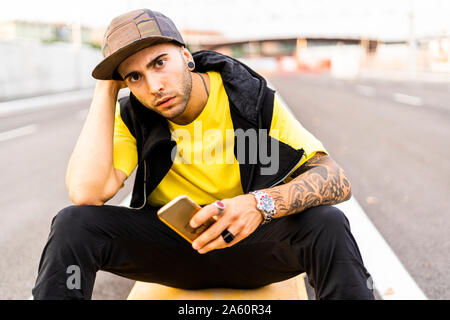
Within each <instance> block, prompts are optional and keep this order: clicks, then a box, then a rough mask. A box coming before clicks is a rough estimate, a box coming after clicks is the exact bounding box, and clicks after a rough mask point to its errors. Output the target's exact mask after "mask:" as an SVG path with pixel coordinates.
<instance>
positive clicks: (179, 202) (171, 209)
mask: <svg viewBox="0 0 450 320" xmlns="http://www.w3.org/2000/svg"><path fill="white" fill-rule="evenodd" d="M200 209H201V207H200V206H199V205H198V204H197V203H195V202H194V201H193V200H192V199H191V198H189V197H188V196H187V195H181V196H178V197H176V198H175V199H173V200H172V201H170V202H168V203H167V204H166V205H165V206H163V207H161V208H160V209H159V210H158V212H157V214H158V218H159V219H160V220H161V221H162V222H164V223H165V224H167V225H168V226H169V227H170V228H171V229H173V230H174V231H175V232H177V233H178V234H179V235H180V236H182V237H183V238H184V239H186V240H187V241H189V242H190V243H192V242H193V241H194V240H195V239H196V238H197V237H198V236H199V235H200V234H201V233H202V232H203V231H205V230H206V229H208V228H209V227H210V226H211V225H212V224H213V223H214V222H216V221H217V217H216V216H215V217H213V218H209V219H208V221H206V222H205V223H203V224H202V225H201V226H199V227H197V228H192V227H191V225H190V224H189V221H191V218H192V217H193V216H194V214H195V213H196V212H197V211H199V210H200Z"/></svg>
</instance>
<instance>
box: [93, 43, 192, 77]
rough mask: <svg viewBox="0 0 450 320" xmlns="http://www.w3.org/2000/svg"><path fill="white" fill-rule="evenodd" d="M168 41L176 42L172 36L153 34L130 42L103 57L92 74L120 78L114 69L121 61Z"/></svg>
mask: <svg viewBox="0 0 450 320" xmlns="http://www.w3.org/2000/svg"><path fill="white" fill-rule="evenodd" d="M169 41H175V42H178V41H176V40H174V39H173V38H169V37H164V36H154V37H149V38H144V39H139V40H137V41H135V42H132V43H130V44H129V45H127V46H125V47H123V48H122V49H119V50H117V51H116V52H114V53H113V54H112V55H110V56H109V57H107V58H105V59H103V60H102V61H101V62H100V63H99V64H98V65H97V66H96V67H95V68H94V70H93V71H92V76H93V77H94V78H95V79H98V80H122V79H120V78H117V77H114V71H115V70H116V69H117V67H118V66H119V65H120V64H121V63H122V61H124V60H125V59H126V58H128V57H130V56H131V55H133V54H135V53H136V52H138V51H139V50H142V49H144V48H146V47H149V46H151V45H154V44H158V43H164V42H169ZM180 44H182V43H180ZM182 45H184V44H182Z"/></svg>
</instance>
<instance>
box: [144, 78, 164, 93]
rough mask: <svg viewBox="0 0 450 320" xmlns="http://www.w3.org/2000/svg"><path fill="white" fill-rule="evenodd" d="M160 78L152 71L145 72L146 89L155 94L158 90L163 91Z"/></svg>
mask: <svg viewBox="0 0 450 320" xmlns="http://www.w3.org/2000/svg"><path fill="white" fill-rule="evenodd" d="M161 80H162V79H161V78H160V77H159V76H158V75H156V74H154V73H152V74H150V73H147V74H146V82H147V87H148V90H149V91H150V93H152V94H157V93H158V92H161V91H163V89H164V85H163V82H162V81H161Z"/></svg>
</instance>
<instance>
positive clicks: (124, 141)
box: [113, 102, 138, 187]
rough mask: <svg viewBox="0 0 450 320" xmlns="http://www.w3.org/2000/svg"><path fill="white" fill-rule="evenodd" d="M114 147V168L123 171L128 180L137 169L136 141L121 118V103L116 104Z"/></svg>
mask: <svg viewBox="0 0 450 320" xmlns="http://www.w3.org/2000/svg"><path fill="white" fill-rule="evenodd" d="M113 145H114V148H113V159H114V168H116V169H119V170H121V171H123V172H124V173H125V174H126V175H127V178H128V177H129V176H130V175H131V173H132V172H133V170H134V169H135V168H136V166H137V162H138V156H137V148H136V139H135V138H134V137H133V135H132V134H131V133H130V130H129V129H128V127H127V126H126V125H125V123H124V122H123V120H122V117H121V116H120V105H119V102H117V104H116V114H115V120H114V144H113ZM122 187H123V185H122Z"/></svg>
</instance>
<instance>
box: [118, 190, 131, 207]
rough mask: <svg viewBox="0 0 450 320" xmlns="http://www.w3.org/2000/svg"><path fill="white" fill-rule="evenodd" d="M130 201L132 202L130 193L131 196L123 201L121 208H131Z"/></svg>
mask: <svg viewBox="0 0 450 320" xmlns="http://www.w3.org/2000/svg"><path fill="white" fill-rule="evenodd" d="M130 201H131V193H129V194H128V195H127V196H126V197H125V198H124V199H123V200H122V202H121V203H120V204H119V206H121V207H129V206H130Z"/></svg>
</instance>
